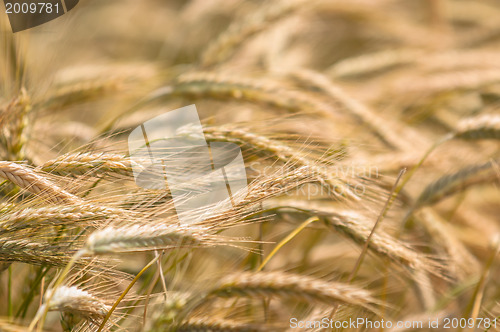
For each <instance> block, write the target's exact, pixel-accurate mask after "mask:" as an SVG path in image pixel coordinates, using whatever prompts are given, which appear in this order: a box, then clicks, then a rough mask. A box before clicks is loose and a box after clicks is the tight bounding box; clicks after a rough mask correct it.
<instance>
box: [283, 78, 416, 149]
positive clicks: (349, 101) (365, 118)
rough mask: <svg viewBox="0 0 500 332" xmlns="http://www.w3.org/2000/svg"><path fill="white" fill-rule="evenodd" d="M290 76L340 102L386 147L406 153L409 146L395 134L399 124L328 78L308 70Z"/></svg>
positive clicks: (408, 131)
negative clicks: (384, 116) (381, 114)
mask: <svg viewBox="0 0 500 332" xmlns="http://www.w3.org/2000/svg"><path fill="white" fill-rule="evenodd" d="M290 74H291V75H292V76H293V77H295V78H297V79H299V80H300V81H302V82H304V83H306V84H308V85H311V86H312V87H314V88H316V89H319V90H320V91H323V92H324V93H325V94H326V95H328V96H329V97H330V98H332V99H333V100H335V101H338V102H340V103H341V104H342V105H344V106H345V107H346V108H347V110H348V111H349V112H350V113H351V114H353V115H354V116H355V117H356V118H357V119H358V120H359V121H361V122H362V123H363V124H364V125H365V126H367V127H368V128H369V129H370V130H371V131H372V132H373V133H374V134H375V135H376V136H378V137H379V138H380V139H381V140H382V141H383V142H384V143H386V144H387V145H389V146H391V147H393V148H397V149H399V150H401V151H407V150H408V149H409V147H410V146H409V145H408V144H407V143H406V141H405V140H402V139H401V136H400V135H398V134H397V132H398V130H397V126H398V125H399V126H400V127H401V126H402V125H401V124H396V123H393V122H391V121H389V120H387V119H384V118H382V117H380V116H379V115H377V114H376V112H375V111H374V110H372V109H370V107H368V106H366V105H365V104H363V103H362V102H361V101H359V100H357V99H355V98H353V97H351V96H350V95H349V94H348V93H346V92H345V91H344V90H343V89H342V88H340V87H339V86H338V85H335V84H334V83H333V82H332V81H331V80H330V79H329V78H328V77H326V76H324V75H323V74H321V73H319V72H315V71H313V70H308V69H300V70H294V71H292V72H290ZM404 132H405V133H406V135H408V134H410V133H411V130H410V129H409V128H405V130H404ZM411 134H412V135H413V136H415V135H416V134H415V133H411Z"/></svg>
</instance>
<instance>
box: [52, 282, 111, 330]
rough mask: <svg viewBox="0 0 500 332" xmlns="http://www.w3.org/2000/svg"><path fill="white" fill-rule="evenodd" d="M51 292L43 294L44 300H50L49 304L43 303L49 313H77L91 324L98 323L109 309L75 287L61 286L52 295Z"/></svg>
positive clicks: (92, 296) (95, 298) (97, 299)
mask: <svg viewBox="0 0 500 332" xmlns="http://www.w3.org/2000/svg"><path fill="white" fill-rule="evenodd" d="M52 292H53V290H52V289H49V290H47V292H46V293H45V298H46V299H48V298H51V300H50V303H45V305H47V306H48V308H49V311H65V312H72V313H78V314H81V315H82V316H84V317H85V318H87V319H89V320H91V321H93V322H98V321H100V320H102V319H103V318H104V316H105V315H106V314H107V313H108V311H109V309H110V308H111V307H110V306H109V305H107V304H105V303H104V301H103V300H101V299H99V298H97V297H95V296H94V295H92V294H90V293H89V292H87V291H85V290H81V289H79V288H77V287H75V286H71V287H67V286H61V287H58V288H57V289H56V290H55V292H54V294H52Z"/></svg>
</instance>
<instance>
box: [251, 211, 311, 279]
mask: <svg viewBox="0 0 500 332" xmlns="http://www.w3.org/2000/svg"><path fill="white" fill-rule="evenodd" d="M318 220H319V218H318V217H311V218H309V219H307V220H306V221H304V222H303V223H302V224H300V225H299V227H297V228H296V229H294V230H293V232H291V233H290V234H288V235H287V237H285V238H284V239H283V240H281V241H280V242H279V243H278V244H277V245H276V247H274V249H273V251H271V253H270V254H269V255H268V256H267V257H266V259H265V260H264V261H263V262H262V264H260V266H259V267H258V268H257V271H261V270H262V269H263V268H264V266H265V265H266V264H267V263H268V262H269V261H270V260H271V258H273V256H274V255H276V253H277V252H278V251H279V250H280V249H281V248H282V247H283V246H284V245H285V244H287V243H288V242H290V240H292V239H293V238H294V237H295V236H296V235H297V234H299V233H300V232H301V231H302V230H303V229H304V228H306V227H307V226H308V225H309V224H311V223H313V222H315V221H318Z"/></svg>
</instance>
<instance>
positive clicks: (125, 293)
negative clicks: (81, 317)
mask: <svg viewBox="0 0 500 332" xmlns="http://www.w3.org/2000/svg"><path fill="white" fill-rule="evenodd" d="M159 258H160V255H158V256H156V257H155V258H153V259H152V260H151V261H150V262H149V263H148V264H147V265H146V266H145V267H144V268H143V269H142V270H141V271H139V273H138V274H137V275H136V276H135V278H134V279H133V280H132V282H131V283H130V284H129V285H128V286H127V288H125V290H124V291H123V293H122V294H121V295H120V297H119V298H118V299H117V300H116V301H115V303H114V304H113V306H112V307H111V309H110V310H109V311H108V313H107V314H106V317H104V319H103V321H102V323H101V326H99V329H98V330H97V332H101V331H102V329H103V328H104V326H106V322H107V321H108V319H109V317H111V315H112V314H113V311H115V309H116V307H117V306H118V304H120V302H121V301H122V300H123V298H124V297H125V296H126V295H127V293H128V292H129V291H130V290H131V289H132V287H133V286H134V285H135V283H136V282H137V280H139V278H140V277H141V276H142V274H143V273H144V272H146V270H147V269H148V268H149V267H150V266H151V265H153V264H154V263H155V262H156V261H157V260H158V259H159Z"/></svg>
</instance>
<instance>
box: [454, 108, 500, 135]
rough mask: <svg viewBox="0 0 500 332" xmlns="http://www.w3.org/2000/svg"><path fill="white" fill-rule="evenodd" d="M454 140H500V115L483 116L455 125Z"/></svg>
mask: <svg viewBox="0 0 500 332" xmlns="http://www.w3.org/2000/svg"><path fill="white" fill-rule="evenodd" d="M453 137H454V138H459V139H464V140H478V139H500V115H494V114H484V115H480V116H477V117H473V118H467V119H464V120H462V121H460V122H459V123H458V124H457V127H456V129H455V132H454V133H453Z"/></svg>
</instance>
